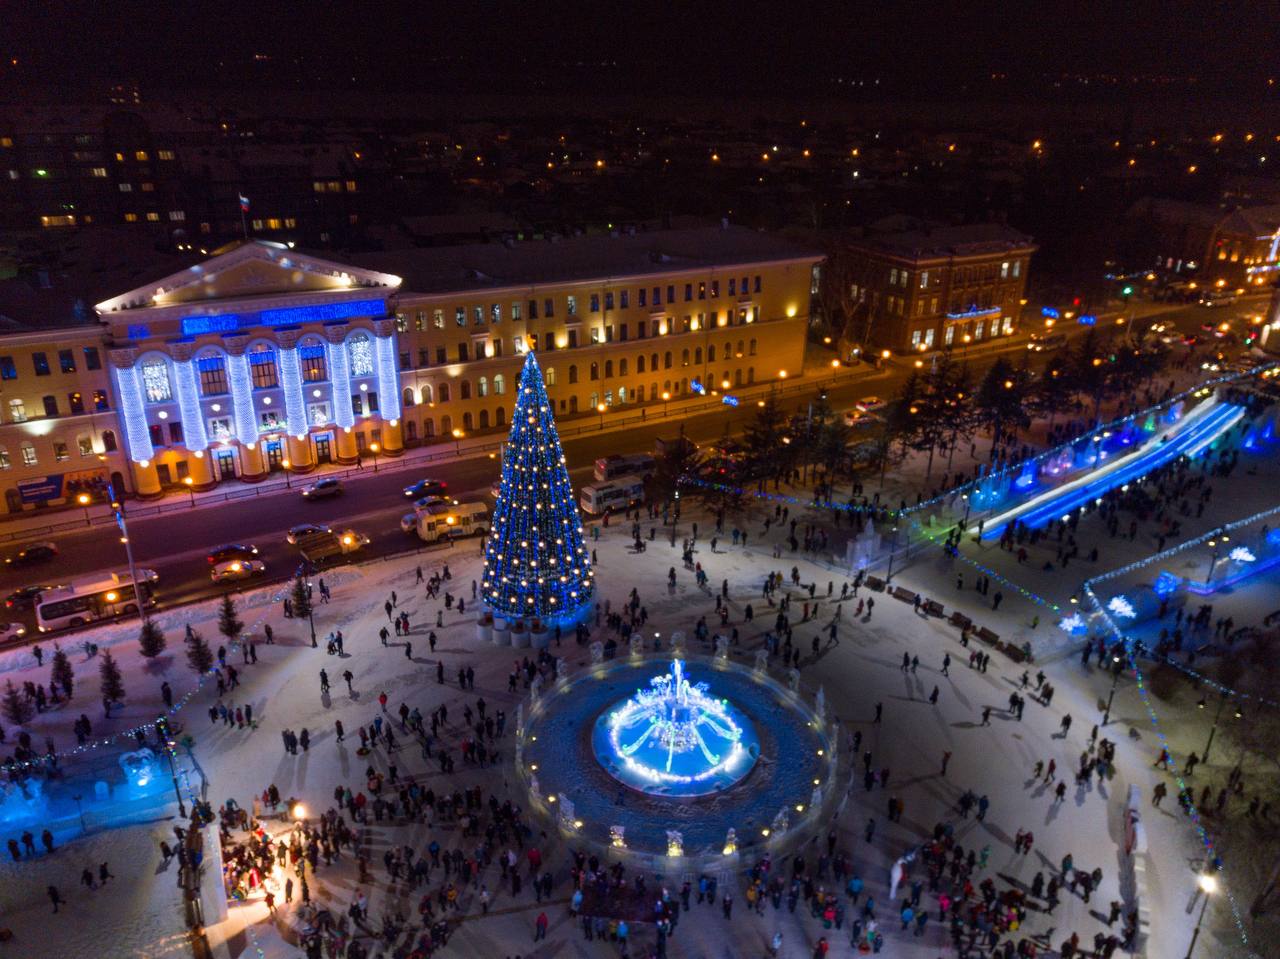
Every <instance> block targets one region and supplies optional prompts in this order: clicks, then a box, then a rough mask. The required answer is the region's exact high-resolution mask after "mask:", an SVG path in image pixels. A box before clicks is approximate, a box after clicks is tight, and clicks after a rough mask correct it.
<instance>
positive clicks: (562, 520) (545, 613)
mask: <svg viewBox="0 0 1280 959" xmlns="http://www.w3.org/2000/svg"><path fill="white" fill-rule="evenodd" d="M594 588H595V585H594V582H593V580H592V575H591V563H590V559H589V557H588V555H587V548H586V546H584V545H583V542H582V522H581V520H580V519H579V518H578V510H577V506H576V504H575V502H574V497H573V488H572V487H571V486H570V485H569V471H568V470H567V469H566V468H565V463H564V452H563V451H562V450H561V448H560V436H559V434H558V433H556V424H555V418H554V417H553V416H552V415H551V401H550V400H549V399H548V398H547V390H546V387H545V386H544V385H543V383H542V371H541V370H540V369H538V364H537V361H535V360H534V358H533V354H532V353H529V354H528V355H527V356H526V358H525V363H524V370H523V371H522V372H521V374H520V385H519V392H518V395H517V398H516V406H515V411H514V412H513V413H512V416H511V435H510V436H509V437H508V439H507V447H506V450H505V452H504V453H503V458H502V484H501V486H500V487H499V490H498V502H497V506H496V507H495V508H494V511H493V525H492V527H491V529H490V531H489V538H488V540H487V541H486V542H485V546H484V580H483V595H484V601H485V602H486V603H487V604H488V606H489V608H490V609H492V610H493V612H494V614H495V615H497V616H502V617H504V618H506V619H515V618H517V617H519V618H524V619H532V618H534V617H537V618H539V619H541V620H542V621H543V622H544V623H548V624H552V623H559V624H568V623H570V622H572V621H573V620H574V619H575V618H577V616H578V615H579V614H581V613H582V612H584V611H585V610H586V609H587V608H588V607H589V605H590V603H591V596H592V592H593V590H594Z"/></svg>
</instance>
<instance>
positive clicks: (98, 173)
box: [89, 166, 107, 179]
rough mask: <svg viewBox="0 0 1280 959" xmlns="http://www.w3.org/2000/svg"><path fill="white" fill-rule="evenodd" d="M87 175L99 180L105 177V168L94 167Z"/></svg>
mask: <svg viewBox="0 0 1280 959" xmlns="http://www.w3.org/2000/svg"><path fill="white" fill-rule="evenodd" d="M89 175H90V176H94V177H98V178H99V179H101V178H103V177H105V176H106V175H107V168H106V167H104V166H96V167H94V168H93V169H92V170H90V171H89Z"/></svg>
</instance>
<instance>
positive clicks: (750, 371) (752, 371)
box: [747, 340, 756, 383]
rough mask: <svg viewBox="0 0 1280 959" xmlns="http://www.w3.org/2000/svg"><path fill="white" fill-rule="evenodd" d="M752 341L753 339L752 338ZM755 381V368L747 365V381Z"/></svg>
mask: <svg viewBox="0 0 1280 959" xmlns="http://www.w3.org/2000/svg"><path fill="white" fill-rule="evenodd" d="M752 342H753V343H754V342H755V341H754V340H752ZM755 381H756V368H755V367H754V366H749V367H747V382H748V383H754V382H755Z"/></svg>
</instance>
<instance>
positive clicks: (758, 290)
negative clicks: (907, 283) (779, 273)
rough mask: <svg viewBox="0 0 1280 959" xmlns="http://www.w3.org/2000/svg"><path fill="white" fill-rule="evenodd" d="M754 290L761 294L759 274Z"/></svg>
mask: <svg viewBox="0 0 1280 959" xmlns="http://www.w3.org/2000/svg"><path fill="white" fill-rule="evenodd" d="M903 275H904V276H905V275H906V274H903ZM752 289H753V290H754V291H755V292H756V293H759V292H760V274H759V273H757V274H756V283H755V286H754V287H752Z"/></svg>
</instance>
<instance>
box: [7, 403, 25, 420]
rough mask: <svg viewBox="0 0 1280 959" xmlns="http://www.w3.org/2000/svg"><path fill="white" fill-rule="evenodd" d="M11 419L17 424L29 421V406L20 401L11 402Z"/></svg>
mask: <svg viewBox="0 0 1280 959" xmlns="http://www.w3.org/2000/svg"><path fill="white" fill-rule="evenodd" d="M9 419H10V420H12V421H13V422H15V423H25V422H26V421H27V405H26V404H25V403H24V402H22V400H20V399H13V400H10V401H9Z"/></svg>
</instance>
